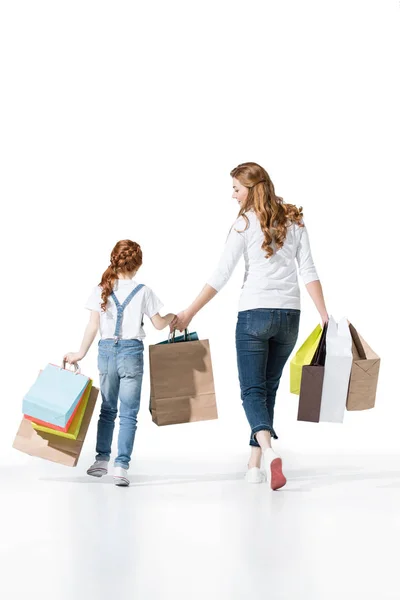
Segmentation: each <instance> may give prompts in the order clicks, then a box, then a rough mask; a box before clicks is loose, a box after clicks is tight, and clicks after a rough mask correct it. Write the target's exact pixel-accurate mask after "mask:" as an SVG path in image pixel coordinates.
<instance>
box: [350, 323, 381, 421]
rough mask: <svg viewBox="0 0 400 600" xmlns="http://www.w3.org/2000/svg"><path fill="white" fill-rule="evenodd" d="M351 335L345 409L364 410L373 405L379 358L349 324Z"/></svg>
mask: <svg viewBox="0 0 400 600" xmlns="http://www.w3.org/2000/svg"><path fill="white" fill-rule="evenodd" d="M349 328H350V333H351V337H352V354H353V364H352V368H351V375H350V384H349V391H348V395H347V402H346V408H347V410H366V409H369V408H373V407H374V406H375V397H376V388H377V385H378V376H379V367H380V362H381V359H380V358H379V356H378V355H377V354H376V353H375V352H374V351H373V350H372V349H371V348H370V346H369V345H368V344H367V342H366V341H365V340H364V339H363V338H362V337H361V335H360V334H359V333H358V332H357V330H356V329H355V327H353V325H352V324H351V323H350V324H349Z"/></svg>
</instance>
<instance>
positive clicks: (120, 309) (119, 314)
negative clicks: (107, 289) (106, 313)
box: [111, 283, 144, 344]
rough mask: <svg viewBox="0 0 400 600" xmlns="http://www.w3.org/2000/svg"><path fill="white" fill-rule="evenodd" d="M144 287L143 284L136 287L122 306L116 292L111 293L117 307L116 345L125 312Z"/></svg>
mask: <svg viewBox="0 0 400 600" xmlns="http://www.w3.org/2000/svg"><path fill="white" fill-rule="evenodd" d="M142 287H144V284H143V283H141V284H140V285H138V286H136V287H135V289H134V290H132V291H131V293H130V294H129V296H128V297H127V299H126V300H125V301H124V302H123V303H122V304H120V302H119V300H118V298H117V296H116V295H115V294H114V292H112V293H111V298H112V299H113V300H114V302H115V306H116V307H117V323H116V325H115V331H114V343H115V344H116V343H117V342H118V340H119V339H120V331H121V324H122V315H123V314H124V310H125V308H126V307H127V306H128V304H129V302H130V301H131V300H132V298H133V296H135V295H136V294H137V293H138V291H139V290H141V289H142Z"/></svg>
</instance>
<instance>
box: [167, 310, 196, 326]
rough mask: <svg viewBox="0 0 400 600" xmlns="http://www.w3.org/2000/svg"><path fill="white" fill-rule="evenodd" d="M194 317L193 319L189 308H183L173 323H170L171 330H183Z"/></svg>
mask: <svg viewBox="0 0 400 600" xmlns="http://www.w3.org/2000/svg"><path fill="white" fill-rule="evenodd" d="M192 319H193V316H192V315H191V314H190V313H189V311H188V310H187V309H186V310H182V311H181V312H180V313H178V314H177V315H176V317H175V318H174V320H173V321H172V322H171V325H170V330H171V332H172V331H173V330H174V329H179V331H183V330H184V329H187V327H188V325H189V323H190V321H191V320H192Z"/></svg>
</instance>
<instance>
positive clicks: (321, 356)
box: [311, 323, 328, 367]
mask: <svg viewBox="0 0 400 600" xmlns="http://www.w3.org/2000/svg"><path fill="white" fill-rule="evenodd" d="M327 331H328V323H324V328H323V330H322V334H321V338H320V340H319V343H318V346H317V349H316V351H315V353H314V356H313V358H312V361H311V366H313V367H324V366H325V358H326V333H327Z"/></svg>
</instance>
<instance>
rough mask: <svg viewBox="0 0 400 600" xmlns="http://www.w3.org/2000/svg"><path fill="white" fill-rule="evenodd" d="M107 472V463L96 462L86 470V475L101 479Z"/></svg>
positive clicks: (104, 461)
mask: <svg viewBox="0 0 400 600" xmlns="http://www.w3.org/2000/svg"><path fill="white" fill-rule="evenodd" d="M107 472H108V461H107V460H96V461H95V462H94V463H93V464H92V466H91V467H89V468H88V470H87V471H86V473H87V474H88V475H92V477H103V475H107Z"/></svg>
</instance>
